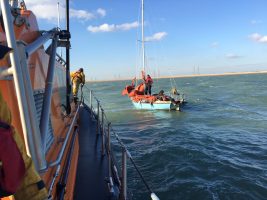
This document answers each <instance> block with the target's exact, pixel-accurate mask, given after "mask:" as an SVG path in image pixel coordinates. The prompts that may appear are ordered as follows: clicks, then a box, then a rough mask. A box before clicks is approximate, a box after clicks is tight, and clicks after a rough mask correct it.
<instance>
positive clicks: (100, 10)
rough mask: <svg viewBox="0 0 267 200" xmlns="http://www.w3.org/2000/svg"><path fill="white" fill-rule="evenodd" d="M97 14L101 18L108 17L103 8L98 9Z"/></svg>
mask: <svg viewBox="0 0 267 200" xmlns="http://www.w3.org/2000/svg"><path fill="white" fill-rule="evenodd" d="M96 12H97V14H98V15H99V16H100V17H105V16H106V14H107V13H106V10H104V9H102V8H98V9H97V11H96Z"/></svg>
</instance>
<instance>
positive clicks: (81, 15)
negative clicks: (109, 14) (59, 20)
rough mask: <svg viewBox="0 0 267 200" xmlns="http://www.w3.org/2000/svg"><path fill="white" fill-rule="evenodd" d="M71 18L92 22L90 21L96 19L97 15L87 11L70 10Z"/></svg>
mask: <svg viewBox="0 0 267 200" xmlns="http://www.w3.org/2000/svg"><path fill="white" fill-rule="evenodd" d="M70 17H71V18H77V19H82V20H85V21H86V20H90V19H93V18H95V15H94V14H93V13H90V12H88V11H86V10H75V9H70Z"/></svg>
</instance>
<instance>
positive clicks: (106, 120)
mask: <svg viewBox="0 0 267 200" xmlns="http://www.w3.org/2000/svg"><path fill="white" fill-rule="evenodd" d="M84 87H85V88H86V89H87V90H88V91H89V92H90V89H89V88H88V87H87V86H86V85H84ZM81 90H82V88H81ZM81 95H82V98H83V99H85V100H87V101H88V99H87V98H85V97H84V96H83V92H82V93H81ZM92 97H94V99H95V100H96V101H97V102H100V101H99V100H98V99H97V98H96V97H95V95H94V94H93V92H92ZM99 107H100V109H102V110H103V111H104V109H103V107H102V106H101V105H100V106H99ZM103 114H104V119H105V122H106V123H107V124H109V123H110V122H109V121H108V118H107V116H106V113H105V112H103ZM102 125H105V124H102ZM110 131H111V133H113V135H114V136H115V138H116V140H117V142H118V143H119V145H120V146H121V148H123V149H124V151H125V152H126V154H127V156H128V158H129V159H130V161H131V163H132V164H133V166H134V168H135V170H136V171H137V173H138V175H139V176H140V178H141V180H142V182H143V183H144V185H145V186H146V189H147V190H148V191H149V192H150V193H151V198H152V199H158V198H155V197H156V195H155V194H154V193H153V191H152V189H151V188H150V187H149V185H148V183H147V182H146V180H145V178H144V176H143V175H142V173H141V171H140V170H139V168H138V167H137V165H136V163H135V161H134V160H133V158H132V156H131V154H130V152H129V151H128V149H127V147H126V145H125V144H124V143H123V141H122V140H121V139H120V137H119V135H118V134H117V133H116V132H115V130H114V129H113V127H112V126H111V125H110Z"/></svg>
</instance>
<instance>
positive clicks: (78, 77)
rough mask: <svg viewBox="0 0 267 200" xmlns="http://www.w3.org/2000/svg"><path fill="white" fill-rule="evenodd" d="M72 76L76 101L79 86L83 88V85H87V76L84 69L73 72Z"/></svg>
mask: <svg viewBox="0 0 267 200" xmlns="http://www.w3.org/2000/svg"><path fill="white" fill-rule="evenodd" d="M70 76H71V82H72V93H73V97H74V100H77V99H78V97H77V95H78V91H79V86H80V84H81V87H83V85H84V84H85V75H84V73H83V68H80V69H79V70H78V71H76V72H72V73H71V74H70Z"/></svg>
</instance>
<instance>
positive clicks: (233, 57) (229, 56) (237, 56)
mask: <svg viewBox="0 0 267 200" xmlns="http://www.w3.org/2000/svg"><path fill="white" fill-rule="evenodd" d="M225 57H226V58H229V59H238V58H241V57H242V56H240V55H237V54H233V53H229V54H226V55H225Z"/></svg>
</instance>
